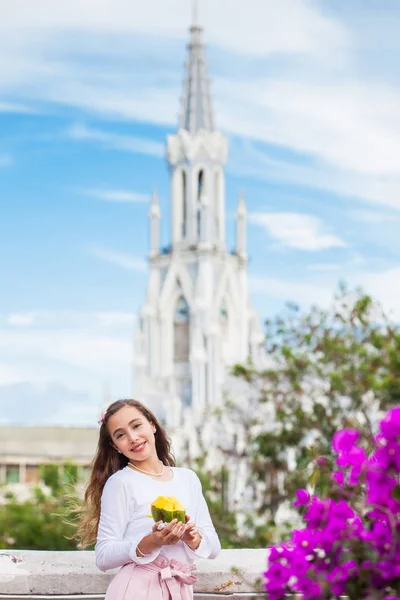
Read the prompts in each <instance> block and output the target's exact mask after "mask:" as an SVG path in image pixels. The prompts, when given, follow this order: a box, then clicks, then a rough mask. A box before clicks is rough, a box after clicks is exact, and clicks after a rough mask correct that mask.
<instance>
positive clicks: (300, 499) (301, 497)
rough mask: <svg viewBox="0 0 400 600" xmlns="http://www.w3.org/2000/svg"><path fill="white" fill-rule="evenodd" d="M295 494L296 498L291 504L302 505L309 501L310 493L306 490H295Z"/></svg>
mask: <svg viewBox="0 0 400 600" xmlns="http://www.w3.org/2000/svg"><path fill="white" fill-rule="evenodd" d="M296 496H297V500H295V502H293V506H304V505H306V504H309V503H310V494H309V493H308V492H307V490H297V491H296Z"/></svg>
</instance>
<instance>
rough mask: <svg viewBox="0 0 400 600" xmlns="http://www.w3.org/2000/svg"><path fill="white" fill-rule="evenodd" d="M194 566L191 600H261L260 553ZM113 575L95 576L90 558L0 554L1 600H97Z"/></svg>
mask: <svg viewBox="0 0 400 600" xmlns="http://www.w3.org/2000/svg"><path fill="white" fill-rule="evenodd" d="M196 564H197V571H196V574H197V576H198V581H197V583H196V584H195V586H194V592H195V593H194V597H195V598H196V600H211V599H214V600H216V599H217V598H219V599H220V600H221V599H222V598H226V599H230V600H239V599H241V600H244V599H245V598H252V599H257V600H265V598H266V596H265V593H264V592H263V591H262V585H261V577H262V572H263V571H264V570H265V567H266V551H265V550H247V549H246V550H222V551H221V553H220V554H219V556H218V557H217V558H216V559H215V560H199V561H197V563H196ZM115 572H116V571H109V572H107V573H102V572H101V571H99V570H98V569H97V568H96V565H95V559H94V552H87V551H82V552H79V551H76V552H39V551H34V550H17V551H11V550H0V599H1V600H4V599H5V598H6V599H7V600H28V599H30V600H39V599H45V598H51V599H52V600H72V599H74V600H78V599H79V600H95V599H96V600H101V599H102V598H104V594H105V591H106V589H107V586H108V584H109V582H110V581H111V579H112V577H113V576H114V574H115Z"/></svg>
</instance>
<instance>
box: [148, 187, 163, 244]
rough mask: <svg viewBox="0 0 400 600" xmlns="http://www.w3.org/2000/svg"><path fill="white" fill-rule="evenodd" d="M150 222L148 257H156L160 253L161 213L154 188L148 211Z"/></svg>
mask: <svg viewBox="0 0 400 600" xmlns="http://www.w3.org/2000/svg"><path fill="white" fill-rule="evenodd" d="M149 220H150V256H157V254H158V253H159V251H160V220H161V211H160V203H159V200H158V193H157V190H156V189H155V188H154V191H153V195H152V197H151V204H150V210H149Z"/></svg>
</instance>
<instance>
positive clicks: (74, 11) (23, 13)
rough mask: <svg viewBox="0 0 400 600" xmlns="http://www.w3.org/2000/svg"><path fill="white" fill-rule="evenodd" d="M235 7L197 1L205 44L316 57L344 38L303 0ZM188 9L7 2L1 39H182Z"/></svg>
mask: <svg viewBox="0 0 400 600" xmlns="http://www.w3.org/2000/svg"><path fill="white" fill-rule="evenodd" d="M241 9H242V3H241V0H218V2H217V3H216V2H215V1H214V0H202V2H201V6H200V19H201V22H202V24H203V25H204V27H205V28H206V29H207V37H208V39H209V41H210V43H215V44H218V45H222V46H223V47H225V48H227V49H229V50H231V51H234V52H238V53H240V54H242V53H243V54H250V55H256V56H257V55H265V54H270V53H282V54H290V53H302V54H305V55H311V56H313V57H314V58H316V59H319V58H320V57H321V54H324V55H326V56H329V53H330V52H331V51H332V50H333V49H336V50H337V51H339V50H340V49H341V48H342V47H343V46H345V45H346V44H348V43H349V41H348V35H347V32H346V29H345V28H344V27H343V26H342V25H341V24H340V23H339V22H338V21H336V20H335V19H333V18H332V17H331V18H328V17H326V16H325V15H324V14H323V12H322V11H321V10H319V9H318V6H316V5H310V3H309V2H306V1H305V0H281V1H280V2H279V3H276V2H275V0H263V1H262V2H260V1H259V0H248V2H247V4H246V11H243V10H241ZM190 13H191V3H190V2H188V0H148V1H147V2H146V3H145V4H143V3H142V2H140V0H133V1H132V0H113V2H111V1H110V0H70V2H69V3H68V6H67V5H63V4H54V3H51V2H50V3H49V2H47V1H46V0H36V2H35V4H34V5H32V3H31V2H29V0H23V1H22V2H20V3H19V4H18V5H17V6H15V5H10V6H9V7H8V10H7V14H6V15H5V18H4V19H2V22H1V24H0V27H1V28H3V29H4V32H2V33H3V39H4V37H8V38H9V39H8V41H9V42H11V41H12V36H10V35H9V36H6V33H8V32H9V31H12V32H13V33H14V36H15V31H16V30H21V31H22V32H24V33H25V40H26V37H27V35H28V34H29V33H31V32H32V31H33V32H35V31H40V32H41V33H42V38H44V39H45V40H46V41H49V40H48V35H46V33H47V34H48V32H52V33H53V34H54V35H55V36H57V34H58V35H60V34H61V33H62V32H64V31H69V30H75V31H77V32H82V33H84V34H85V35H86V36H88V35H90V34H93V33H95V32H97V33H98V32H101V33H108V34H109V35H111V34H112V35H114V36H115V38H116V39H118V36H121V35H124V34H125V35H132V34H134V33H138V32H145V33H154V32H156V34H157V37H158V38H162V37H163V36H164V37H173V38H176V39H182V40H183V39H186V35H187V34H186V30H187V27H188V25H189V22H190V18H191V14H190ZM227 14H229V15H230V19H231V20H230V24H229V27H224V26H223V24H224V23H226V15H227ZM156 17H157V18H156ZM238 29H240V35H238ZM38 41H39V40H38ZM112 49H113V48H112V46H110V48H109V50H110V51H112Z"/></svg>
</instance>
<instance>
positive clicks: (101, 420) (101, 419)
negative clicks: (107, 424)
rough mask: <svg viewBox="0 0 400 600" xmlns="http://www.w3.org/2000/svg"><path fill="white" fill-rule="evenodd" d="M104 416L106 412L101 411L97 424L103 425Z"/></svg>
mask: <svg viewBox="0 0 400 600" xmlns="http://www.w3.org/2000/svg"><path fill="white" fill-rule="evenodd" d="M105 418H106V413H105V412H102V413H101V415H100V419H99V420H98V421H97V422H98V424H99V425H103V423H104V421H105Z"/></svg>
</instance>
